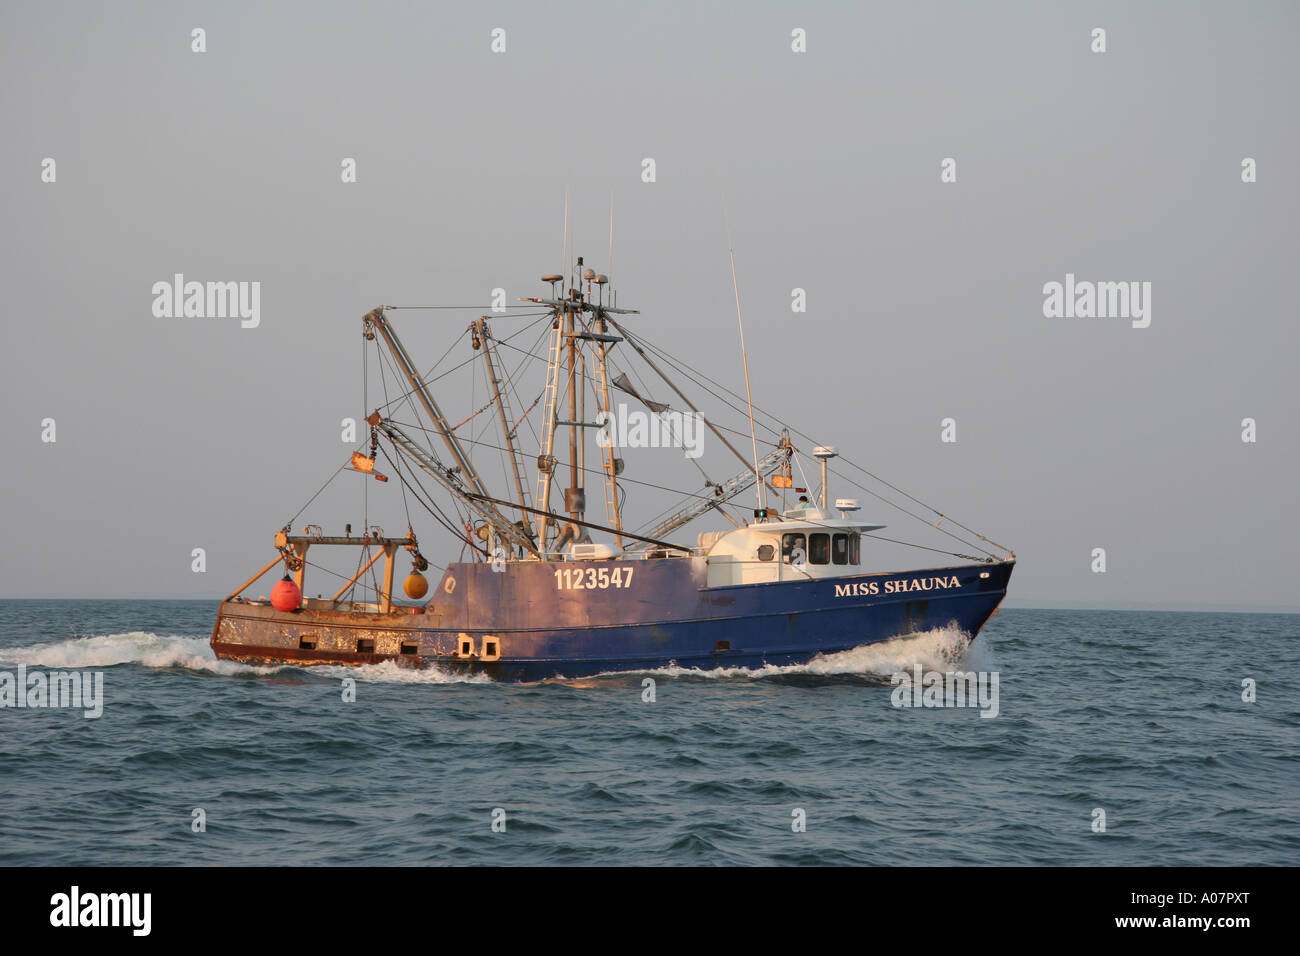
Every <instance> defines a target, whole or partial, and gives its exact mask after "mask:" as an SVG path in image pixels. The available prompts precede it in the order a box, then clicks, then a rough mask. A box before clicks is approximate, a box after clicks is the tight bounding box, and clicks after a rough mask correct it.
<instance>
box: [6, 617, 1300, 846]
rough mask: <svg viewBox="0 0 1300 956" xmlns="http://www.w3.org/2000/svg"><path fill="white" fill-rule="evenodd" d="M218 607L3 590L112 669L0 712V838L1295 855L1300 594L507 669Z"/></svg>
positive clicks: (70, 652) (34, 635)
mask: <svg viewBox="0 0 1300 956" xmlns="http://www.w3.org/2000/svg"><path fill="white" fill-rule="evenodd" d="M215 613H216V602H209V601H25V600H9V601H0V674H3V673H4V672H9V673H11V674H14V675H16V674H17V673H18V671H17V668H18V665H20V664H21V665H25V666H26V668H27V673H28V675H30V674H31V673H47V672H48V671H50V670H64V671H67V670H69V669H79V670H80V672H81V673H82V674H83V675H84V676H85V679H86V680H87V682H88V683H89V682H92V679H91V675H93V674H94V673H96V672H98V673H101V674H102V679H103V701H102V714H101V716H99V717H98V718H87V717H86V716H85V715H84V714H85V710H84V709H77V708H71V707H62V708H53V707H44V708H40V707H22V708H19V707H4V708H3V709H0V766H2V767H3V768H4V774H3V778H4V785H3V788H2V792H0V864H9V865H13V864H21V865H27V864H40V865H47V864H60V865H143V864H149V865H209V864H292V865H311V864H398V865H405V864H506V865H546V864H652V865H653V864H827V865H838V864H852V865H897V864H908V865H917V864H919V865H949V864H957V865H964V864H1013V865H1019V864H1050V865H1082V864H1087V865H1093V864H1109V865H1139V864H1141V865H1149V864H1168V865H1178V866H1186V865H1216V864H1243V865H1254V864H1268V865H1281V864H1291V865H1294V864H1295V863H1296V862H1297V861H1300V730H1298V728H1300V693H1297V691H1296V675H1297V673H1300V616H1298V615H1269V614H1201V613H1145V612H1119V611H1049V610H1014V609H1013V610H1004V611H1003V612H1002V613H1001V614H1000V615H999V616H998V617H995V618H994V619H993V620H992V621H990V622H989V624H988V626H987V627H986V628H985V630H984V632H983V633H982V634H981V635H980V636H979V637H978V638H977V639H976V640H975V641H974V642H973V643H972V644H970V645H969V646H965V640H964V637H963V635H960V634H957V633H952V632H948V631H944V630H940V631H934V632H930V633H927V634H923V635H919V636H915V637H912V638H908V639H905V640H900V641H895V642H891V643H889V644H886V645H876V646H873V647H868V648H860V649H858V650H856V651H851V652H847V653H844V654H840V655H836V656H835V657H833V658H830V659H827V660H824V661H817V662H814V663H813V664H811V665H808V666H806V667H797V668H769V669H765V670H760V671H727V672H725V673H722V674H713V675H706V674H701V673H698V672H683V671H681V670H678V669H669V670H663V671H652V672H647V673H638V674H634V675H610V676H607V677H597V678H593V679H586V680H582V681H564V680H556V681H551V682H547V683H543V684H533V685H517V684H499V683H494V682H492V681H490V680H484V679H476V680H466V679H460V678H454V677H451V676H449V675H447V674H443V673H440V672H438V671H423V672H412V671H406V670H400V669H397V668H395V667H392V666H391V665H381V666H378V667H369V668H361V669H352V668H327V669H326V668H321V669H311V670H304V669H298V668H294V667H281V668H274V669H272V668H265V669H262V668H253V667H247V666H243V665H237V664H231V663H228V662H219V661H217V660H215V659H214V657H213V655H212V653H211V651H210V650H209V648H208V644H207V641H208V635H209V634H210V631H211V628H212V623H213V618H214V615H215ZM914 664H920V665H921V666H922V667H923V668H924V669H926V670H939V671H944V670H966V671H983V672H986V673H993V672H996V673H997V674H998V675H999V699H998V713H997V716H996V717H992V718H985V717H981V716H980V710H979V709H976V708H969V707H968V708H959V707H947V708H916V707H911V708H903V707H896V706H894V703H893V699H894V695H895V693H896V691H897V688H895V687H894V686H893V685H891V682H890V675H891V674H893V673H895V672H898V671H900V670H905V669H911V668H912V666H913V665H914ZM345 677H354V678H356V699H355V701H352V702H345V701H344V700H343V696H344V695H343V693H342V688H343V686H344V685H343V681H342V678H345ZM647 677H649V678H651V679H652V680H653V681H654V700H653V702H648V701H646V700H645V699H644V698H645V696H646V690H647V688H646V686H645V680H646V678H647ZM1247 680H1250V681H1253V682H1254V693H1255V699H1254V700H1253V701H1252V702H1247V701H1244V700H1243V681H1247ZM198 810H201V811H202V814H201V819H202V822H203V824H204V825H203V827H198V826H197V824H196V820H198V819H200V815H198V814H196V811H198ZM800 811H802V818H803V820H804V821H806V824H805V828H804V829H803V830H802V831H801V832H799V831H798V830H797V828H796V826H795V825H794V822H795V821H797V820H798V819H799V816H800ZM1098 811H1101V812H1102V813H1104V830H1102V829H1098V822H1099V820H1101V818H1100V817H1099V816H1098ZM494 820H495V821H496V822H497V826H496V827H495V828H494V826H493V822H494Z"/></svg>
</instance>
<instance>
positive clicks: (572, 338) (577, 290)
mask: <svg viewBox="0 0 1300 956" xmlns="http://www.w3.org/2000/svg"><path fill="white" fill-rule="evenodd" d="M582 264H583V259H582V257H581V256H579V257H578V267H579V269H581V267H582ZM563 278H564V277H563V276H560V275H545V276H542V281H543V282H549V283H550V284H551V297H550V298H549V299H546V298H540V297H537V296H521V297H520V299H519V301H520V302H536V303H538V304H540V305H545V306H549V307H550V308H551V311H552V314H553V315H554V320H553V325H552V329H553V330H554V334H553V335H552V336H551V347H550V353H549V355H548V357H547V362H546V388H545V390H544V392H543V394H544V395H545V397H546V411H545V413H544V414H545V418H544V420H543V422H542V443H541V449H540V451H539V453H538V456H537V470H538V482H537V483H538V492H537V504H538V506H539V512H540V514H541V517H540V520H539V522H538V528H539V535H538V546H539V550H540V551H541V552H542V553H543V555H545V554H546V553H547V551H548V548H549V544H550V540H549V539H550V537H551V533H550V529H551V527H552V524H553V522H552V517H553V514H552V512H551V510H550V501H551V485H552V484H553V482H554V476H555V467H556V465H557V464H558V462H557V461H556V459H555V455H554V448H555V432H556V429H557V428H558V427H559V426H560V425H567V426H568V429H569V487H567V488H566V489H565V490H564V510H565V511H566V512H567V513H568V515H569V520H570V521H571V522H572V523H573V525H574V527H575V528H585V527H588V526H589V524H590V523H589V522H585V521H583V515H584V514H585V513H586V510H587V502H586V492H585V491H584V489H583V488H582V486H581V484H579V480H580V475H581V468H582V462H581V455H580V452H579V442H580V441H583V440H585V439H580V438H579V431H578V429H580V428H586V427H589V423H587V422H584V421H581V420H580V418H579V415H580V414H581V412H580V409H579V404H578V351H579V349H580V348H581V344H580V343H581V342H591V343H593V347H594V348H595V349H596V354H597V355H598V363H599V370H600V375H601V395H602V396H603V400H604V405H605V410H606V412H607V413H608V410H609V387H608V378H607V373H606V369H605V349H606V347H607V346H609V345H612V344H614V343H616V342H621V341H623V339H622V338H620V337H619V336H617V335H610V334H608V333H607V332H606V331H605V321H606V319H605V314H606V313H611V312H612V313H617V314H626V315H636V314H637V310H636V309H614V308H609V307H606V306H604V305H601V304H598V303H594V302H592V301H591V296H590V295H589V294H588V295H584V294H583V291H582V282H583V281H584V280H585V281H586V282H587V284H588V292H590V287H591V284H592V283H595V284H596V285H598V286H603V285H604V284H605V283H606V282H608V281H609V280H608V279H607V278H606V277H605V276H603V275H602V276H598V275H596V274H595V273H594V272H592V270H590V269H587V270H586V271H585V272H580V273H579V278H576V279H575V280H574V287H570V288H569V290H568V293H567V294H566V295H565V296H564V298H557V297H556V288H555V284H556V283H557V282H562V281H563ZM587 312H590V313H591V314H592V315H593V316H594V317H595V318H596V323H595V327H596V329H597V331H595V332H587V331H585V330H584V329H583V328H580V327H579V322H580V317H581V316H582V315H583V314H584V313H587ZM561 374H564V375H565V376H566V377H567V379H568V385H569V402H568V415H569V417H568V420H567V421H560V419H559V417H558V416H557V414H556V412H557V407H558V405H559V390H560V388H559V384H560V376H561ZM583 384H584V385H585V376H584V382H583ZM599 403H600V398H599V397H598V401H597V404H599ZM584 407H585V402H584ZM617 467H618V466H617V463H616V459H615V457H614V453H613V449H607V454H606V456H605V470H606V471H607V473H608V474H609V478H610V481H611V482H613V480H614V475H615V473H616V471H617ZM611 494H612V495H613V501H614V506H613V509H612V510H613V518H614V527H615V528H616V529H618V530H619V531H621V530H622V525H621V520H620V519H619V518H618V516H617V491H616V490H614V491H612V492H611ZM597 527H599V526H597ZM619 544H620V546H621V545H622V541H621V538H620V541H619Z"/></svg>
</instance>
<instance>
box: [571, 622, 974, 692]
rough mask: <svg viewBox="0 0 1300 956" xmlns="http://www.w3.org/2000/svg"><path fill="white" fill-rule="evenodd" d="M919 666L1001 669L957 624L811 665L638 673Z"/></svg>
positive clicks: (883, 673) (888, 671)
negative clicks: (994, 664) (993, 663)
mask: <svg viewBox="0 0 1300 956" xmlns="http://www.w3.org/2000/svg"><path fill="white" fill-rule="evenodd" d="M916 664H919V665H921V669H922V670H926V671H948V670H975V671H978V670H984V671H989V670H996V667H994V666H993V665H992V655H991V652H990V651H989V650H988V647H987V644H986V643H985V642H974V641H972V640H971V637H970V635H969V634H967V633H966V632H965V631H963V630H961V629H960V628H958V627H955V626H948V627H939V628H934V629H932V630H929V631H920V632H918V633H916V634H909V635H908V636H906V637H896V638H892V639H890V640H888V641H878V642H876V643H873V644H863V645H861V646H860V647H854V648H851V649H849V650H847V651H837V652H836V653H834V654H819V655H818V656H817V657H815V658H813V659H812V660H811V661H809V662H808V663H807V664H783V665H776V664H769V665H767V666H766V667H718V668H713V669H711V670H703V669H701V668H698V667H679V666H676V665H673V666H671V667H656V668H647V669H644V670H638V671H636V672H635V673H638V674H655V675H663V676H664V677H687V676H689V677H709V678H715V679H716V678H737V677H741V678H762V677H777V676H784V675H789V674H812V675H815V676H825V675H832V674H860V675H863V676H871V677H881V678H887V677H889V676H890V675H892V674H897V673H899V672H909V673H910V672H911V670H912V667H913V666H914V665H916ZM620 673H623V674H626V673H630V672H628V671H622V672H618V671H606V672H603V673H602V674H599V675H597V676H600V677H612V676H618V675H619V674H620Z"/></svg>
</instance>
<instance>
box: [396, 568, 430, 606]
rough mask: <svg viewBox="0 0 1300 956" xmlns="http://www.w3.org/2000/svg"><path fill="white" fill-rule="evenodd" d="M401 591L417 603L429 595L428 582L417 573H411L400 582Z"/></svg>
mask: <svg viewBox="0 0 1300 956" xmlns="http://www.w3.org/2000/svg"><path fill="white" fill-rule="evenodd" d="M402 590H403V591H405V592H406V596H407V597H409V598H410V599H411V600H412V601H418V600H420V598H422V597H424V596H425V595H426V594H428V593H429V580H428V578H426V577H425V576H424V575H423V574H421V573H420V572H419V571H412V572H411V573H410V574H408V575H407V576H406V580H405V581H403V582H402Z"/></svg>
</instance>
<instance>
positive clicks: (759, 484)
mask: <svg viewBox="0 0 1300 956" xmlns="http://www.w3.org/2000/svg"><path fill="white" fill-rule="evenodd" d="M722 217H723V219H725V220H726V223H727V253H728V254H729V255H730V256H731V288H732V290H733V291H734V292H735V294H736V324H737V325H739V326H740V358H741V360H742V361H743V362H744V365H745V404H746V405H748V406H749V440H750V442H751V443H752V444H753V446H754V486H755V487H754V491H755V494H756V496H757V498H758V509H759V511H762V512H764V517H766V508H767V502H766V497H767V494H766V492H767V488H766V487H765V486H764V483H763V476H762V475H761V474H760V473H759V471H758V438H757V437H756V436H755V435H754V399H753V396H752V395H751V394H750V391H749V353H748V352H747V351H745V320H744V319H743V318H741V316H740V285H739V283H737V281H736V250H735V247H734V246H733V245H732V242H731V217H730V216H729V215H727V197H726V196H723V197H722ZM754 516H755V517H757V516H758V513H757V512H755V515H754Z"/></svg>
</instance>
